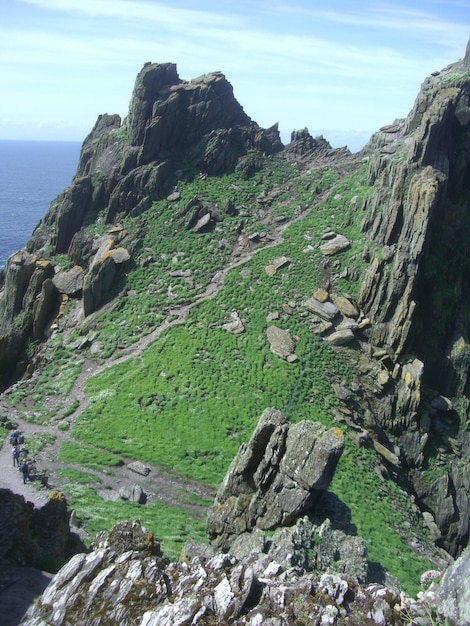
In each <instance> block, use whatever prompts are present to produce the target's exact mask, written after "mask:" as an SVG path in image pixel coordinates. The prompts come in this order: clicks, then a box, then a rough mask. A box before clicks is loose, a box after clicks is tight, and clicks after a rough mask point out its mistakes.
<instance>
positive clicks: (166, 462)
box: [18, 160, 429, 591]
mask: <svg viewBox="0 0 470 626" xmlns="http://www.w3.org/2000/svg"><path fill="white" fill-rule="evenodd" d="M296 174H297V172H296V167H295V166H293V165H292V166H291V165H287V164H286V163H285V162H277V161H276V160H273V161H272V163H271V164H270V174H269V175H266V174H263V173H258V174H257V175H256V176H255V177H254V179H251V180H249V181H243V180H241V179H239V178H237V176H236V174H231V175H228V176H225V177H220V178H213V179H207V180H201V179H199V178H195V179H194V180H192V181H189V182H180V183H179V191H180V193H181V194H182V200H181V201H180V202H179V203H177V204H171V205H169V204H168V203H167V202H166V201H162V202H159V203H155V205H154V206H153V208H152V210H151V211H149V212H147V213H145V214H144V215H142V216H140V217H138V218H134V219H129V218H128V219H126V220H125V221H124V225H125V227H126V228H127V229H128V230H129V232H131V233H132V234H133V235H134V236H136V237H140V239H139V241H140V243H139V246H138V247H137V248H136V251H135V256H136V255H139V254H140V256H141V258H144V257H146V256H150V257H151V262H149V263H147V264H145V265H144V264H142V265H140V264H136V266H135V267H134V268H133V269H132V270H131V271H130V272H129V274H128V276H127V288H128V290H130V289H132V290H133V291H134V292H135V293H134V295H133V296H132V297H124V298H122V300H121V301H120V303H119V306H117V307H115V308H114V309H113V311H112V312H111V313H107V314H106V316H103V319H100V320H99V321H98V324H97V326H96V328H94V329H93V332H94V333H97V335H96V336H95V345H97V344H100V345H101V346H102V349H101V354H100V356H101V357H103V358H104V357H109V356H110V355H111V354H112V353H113V351H114V349H115V348H116V346H117V345H119V346H121V347H122V346H124V347H125V346H130V345H132V343H133V342H134V341H136V339H137V338H138V337H139V336H140V335H141V334H142V333H145V332H146V331H150V330H151V329H152V328H154V327H155V326H156V325H158V324H159V323H160V322H162V321H163V320H164V319H165V318H167V317H168V316H169V310H170V309H171V308H172V307H173V308H175V307H177V306H181V305H183V304H184V303H187V302H191V301H193V300H194V298H195V296H196V295H197V294H200V293H203V291H204V289H205V287H206V286H207V284H208V282H209V281H210V279H211V277H212V276H213V274H214V273H215V271H217V270H218V269H220V268H221V267H223V266H224V264H225V263H226V262H227V259H228V257H229V254H230V252H231V250H232V246H233V242H234V241H235V239H236V237H237V228H238V226H239V223H240V219H241V218H240V216H238V217H228V216H226V217H225V219H224V221H223V222H222V223H221V224H220V225H219V226H218V227H217V229H216V230H215V231H214V232H213V233H210V234H198V235H196V234H194V233H192V232H189V231H186V230H185V229H184V226H183V224H184V217H183V216H182V209H183V207H184V205H185V203H186V202H187V200H189V199H190V198H191V197H193V196H194V195H196V194H198V195H199V196H200V197H201V198H203V199H207V200H209V201H212V202H218V203H219V205H221V204H222V203H223V201H224V200H225V198H227V197H230V198H231V199H232V200H233V202H234V204H235V206H237V207H238V208H239V211H241V212H243V214H244V215H243V220H244V228H245V231H246V232H248V233H250V232H256V231H258V232H261V231H263V230H266V224H265V223H263V219H264V218H265V216H266V212H267V211H269V212H271V213H272V215H273V216H274V217H276V216H281V215H282V216H284V217H289V218H294V217H298V216H299V215H302V219H299V220H298V221H295V222H293V223H292V224H291V225H290V226H289V227H288V228H287V229H286V230H285V231H284V232H283V241H282V243H280V244H279V245H277V246H275V247H270V248H265V249H262V247H261V249H260V250H259V252H258V253H256V254H255V255H254V256H253V258H252V259H251V260H250V261H248V262H246V263H245V264H243V265H241V266H238V267H235V268H234V269H232V270H231V271H230V272H229V273H228V274H227V276H226V280H225V286H224V288H223V290H222V291H220V292H219V293H218V294H217V295H216V297H215V298H213V299H211V300H206V301H204V302H200V303H199V304H198V305H197V306H194V307H193V308H191V309H190V311H189V312H188V314H187V317H186V321H185V323H184V324H182V325H179V326H175V327H173V328H171V329H170V330H168V331H166V332H165V333H163V334H162V335H160V336H159V337H158V338H157V339H156V340H155V341H154V342H153V344H152V345H151V346H150V347H149V348H147V349H146V350H145V352H144V353H143V354H142V355H141V357H139V358H136V359H133V360H132V361H131V362H126V363H124V364H121V365H116V366H114V367H113V368H111V369H108V370H106V371H105V372H103V373H102V374H100V375H98V376H95V377H94V378H92V379H90V380H89V382H88V385H87V393H88V396H89V406H88V408H87V410H86V411H84V412H83V413H82V414H81V415H80V416H79V418H78V419H77V421H76V423H75V425H74V427H73V429H72V433H71V434H72V436H73V437H74V438H75V439H76V440H78V441H83V442H84V443H93V444H94V445H95V446H98V447H100V448H103V449H104V450H109V451H111V452H114V453H118V454H121V455H123V456H127V457H131V458H135V459H140V460H142V461H146V462H148V463H152V464H157V465H162V466H166V467H169V468H173V469H175V470H177V471H178V472H180V473H182V474H184V475H188V476H191V477H193V478H197V479H199V480H202V481H206V482H208V483H210V484H212V485H217V484H218V483H220V481H221V479H222V477H223V475H224V473H225V471H226V469H227V467H228V465H229V463H230V460H231V459H232V457H233V455H234V454H235V452H236V451H237V449H238V446H239V445H240V443H241V442H242V441H247V440H248V439H249V437H250V435H251V432H252V431H253V428H254V426H255V425H256V423H257V420H258V418H259V416H260V415H261V413H262V411H263V410H264V409H265V408H266V407H268V406H275V407H277V408H280V409H282V410H284V411H285V412H286V415H287V417H288V418H289V419H290V420H292V421H296V420H299V419H312V420H319V421H321V422H323V423H325V424H326V425H328V426H329V425H331V424H333V416H332V410H331V409H332V407H334V406H335V405H336V406H337V405H339V401H338V400H337V399H336V397H335V395H334V393H333V390H332V386H331V385H332V383H334V382H343V383H346V384H347V383H348V381H350V379H351V376H352V371H353V368H354V366H355V360H356V359H357V358H359V353H358V352H357V353H355V352H354V351H353V350H350V349H341V350H338V349H336V350H335V349H333V348H332V347H330V346H328V345H326V344H325V343H323V342H321V341H320V340H319V339H318V338H316V337H315V335H314V334H313V333H312V330H311V327H310V320H309V317H308V316H303V315H302V314H301V313H302V311H304V309H303V307H302V301H304V300H305V299H307V298H308V297H309V296H310V295H311V294H312V292H313V291H314V290H315V289H317V288H318V287H319V286H323V285H324V284H326V283H327V281H328V279H329V277H330V275H331V274H334V273H339V272H340V271H341V269H342V268H344V267H348V268H349V270H351V269H354V268H356V269H357V270H359V271H360V270H361V268H362V265H361V263H362V261H361V258H362V257H361V253H362V246H363V244H362V242H361V240H360V235H359V224H360V221H361V219H362V215H361V211H360V209H359V207H360V206H361V205H362V199H363V198H364V196H365V195H366V194H368V193H369V192H370V190H369V189H368V188H367V187H366V185H365V183H364V180H365V170H364V167H363V168H361V169H360V170H359V171H358V172H356V173H355V174H353V175H351V176H349V177H348V178H346V179H344V180H343V181H340V175H339V173H338V172H336V171H335V170H334V169H333V168H330V169H321V170H313V171H312V172H310V173H307V174H305V175H304V176H302V177H299V176H297V175H296ZM272 190H276V191H277V192H278V195H277V197H276V199H275V200H274V201H272V202H271V203H270V206H269V208H266V207H265V206H264V205H261V204H260V203H258V202H257V198H258V197H259V194H260V193H261V192H263V191H264V192H265V193H266V194H269V192H271V191H272ZM337 194H339V195H340V196H341V197H338V196H337ZM353 198H355V200H353ZM326 227H331V228H333V229H335V230H337V231H338V232H341V233H342V234H344V235H346V236H347V237H349V238H350V239H351V241H352V246H351V248H350V250H348V251H347V252H345V253H343V254H342V255H341V256H340V257H339V259H338V260H339V261H340V264H339V265H340V267H336V266H335V265H334V262H333V261H332V262H330V265H329V267H328V268H326V269H325V268H324V267H323V266H322V264H321V263H320V260H321V253H320V251H319V249H318V247H315V244H316V243H317V242H318V241H319V239H320V236H321V233H322V231H323V230H324V229H325V228H326ZM309 243H311V244H312V245H313V249H309V250H308V251H306V247H307V245H308V244H309ZM281 255H286V256H288V257H289V258H290V259H291V262H290V264H289V265H288V266H286V267H285V268H282V269H281V270H279V271H278V272H277V273H276V274H275V275H274V276H269V275H268V274H267V273H266V271H265V266H267V265H269V264H270V263H271V262H272V260H273V259H274V258H275V257H279V256H281ZM171 269H182V270H190V271H191V279H190V280H184V279H176V280H175V279H171V278H170V277H169V271H170V270H171ZM349 275H351V272H350V274H349ZM336 285H337V289H340V290H342V291H344V292H349V293H355V292H356V291H357V288H358V283H357V282H356V281H348V280H347V279H339V280H337V283H336ZM169 286H171V290H170V291H171V293H172V295H171V297H169V295H168V294H169V289H168V287H169ZM175 294H176V295H175ZM292 301H293V302H295V304H296V306H295V307H294V308H293V313H292V314H287V313H285V312H284V309H283V305H285V304H286V303H288V302H292ZM233 309H235V310H237V311H238V313H239V315H240V317H242V318H243V320H244V321H245V326H246V332H245V333H243V334H241V335H232V334H230V333H228V332H227V331H225V330H223V329H222V328H221V326H222V324H223V323H224V322H225V321H227V319H228V316H229V314H230V312H231V311H232V310H233ZM270 311H277V312H279V313H280V318H279V320H278V321H276V322H274V323H275V324H276V325H278V326H280V327H282V328H285V329H289V330H290V331H291V333H292V334H293V335H295V336H296V338H297V344H296V354H297V355H298V356H299V361H298V362H297V363H293V364H288V363H287V362H285V361H282V360H281V359H279V358H278V357H276V356H274V355H273V354H271V352H270V350H269V346H268V344H267V341H266V337H265V330H266V328H267V326H268V325H269V324H270V323H269V322H267V321H266V315H267V314H268V312H270ZM124 320H125V323H124ZM75 339H76V337H74V336H72V337H71V339H70V343H69V345H72V344H73V342H74V340H75ZM51 349H52V347H51ZM55 350H56V351H57V352H58V354H59V355H60V356H61V358H62V359H64V363H63V366H64V367H63V368H62V370H61V371H64V372H67V371H68V372H69V376H68V377H67V376H66V374H65V373H64V374H63V376H64V380H63V381H62V379H61V376H62V374H61V373H60V372H59V373H58V375H57V376H55V377H54V393H55V394H57V395H60V392H59V393H58V392H57V389H58V388H60V389H61V392H62V393H63V402H62V403H61V402H58V405H57V406H58V409H57V415H56V418H57V417H58V418H59V419H60V418H61V415H62V416H65V415H66V405H67V401H66V396H67V389H70V386H69V382H68V381H69V378H70V372H75V368H76V365H77V361H76V359H73V357H72V359H71V360H70V361H68V360H67V358H70V354H69V356H68V357H67V347H66V346H56V347H55ZM53 360H54V359H53V358H51V362H52V361H53ZM67 363H69V367H66V364H67ZM72 379H73V375H72ZM61 381H62V382H63V385H62V386H61ZM43 387H44V386H43ZM43 391H44V389H39V388H38V390H37V392H36V393H37V396H38V401H39V397H40V396H41V395H42V394H43ZM18 393H20V392H18ZM33 394H34V392H33ZM61 411H62V413H61ZM48 417H50V416H48V415H44V416H43V419H46V418H48ZM72 456H74V458H75V459H76V455H72ZM64 457H65V458H66V457H67V451H64ZM374 461H375V457H374V454H373V453H372V452H371V451H367V450H363V449H361V450H357V449H356V448H355V447H354V446H353V445H352V443H351V442H348V445H347V449H346V452H345V454H344V455H343V458H342V460H341V462H340V464H339V467H338V470H337V474H336V476H335V479H334V481H333V486H332V489H333V491H334V492H335V493H336V494H337V495H338V497H339V498H340V499H341V500H342V501H343V502H344V503H345V504H346V505H347V506H348V507H349V508H350V510H351V522H352V523H353V524H355V525H356V527H357V530H358V534H360V535H362V536H363V537H364V538H365V539H366V540H367V541H368V546H369V556H370V558H371V560H373V561H377V562H380V563H381V564H382V565H383V566H384V567H386V568H387V569H388V570H389V571H390V573H391V574H393V575H395V576H396V577H397V578H399V579H400V580H401V582H402V584H403V585H404V587H405V588H407V589H408V590H410V591H414V590H416V584H417V581H418V580H419V575H420V573H421V572H422V571H423V570H424V569H427V568H428V566H429V563H428V562H427V561H425V560H424V559H422V558H420V557H417V556H416V555H415V554H413V553H412V552H411V550H410V549H409V548H407V547H406V545H405V543H404V540H403V538H402V535H403V533H404V531H405V529H406V527H407V525H408V524H409V522H410V519H412V523H414V524H416V528H415V532H418V533H420V532H422V529H421V531H420V529H419V525H418V522H417V518H415V517H414V512H413V510H412V507H411V504H410V503H409V502H408V500H407V498H406V497H405V496H404V494H402V493H401V492H400V491H399V490H398V489H397V488H396V487H395V485H393V484H392V483H390V484H388V483H385V484H384V483H383V481H381V480H380V479H379V477H378V476H377V475H376V474H375V473H374V472H373V466H374ZM80 480H81V481H82V482H86V480H85V481H83V477H82V478H81V479H80ZM76 482H80V481H79V480H77V481H76ZM67 496H68V497H69V499H70V500H71V503H72V506H73V507H74V508H76V509H77V511H78V512H79V515H80V516H81V517H82V519H83V521H84V522H85V523H86V524H87V527H88V528H89V529H90V530H91V531H95V530H98V529H100V528H106V527H107V526H109V524H110V523H112V522H113V521H116V520H117V519H121V518H122V517H123V516H127V517H139V518H140V519H142V521H143V522H146V525H147V527H148V528H149V529H151V530H154V531H155V534H156V535H157V536H158V537H159V538H162V539H163V546H164V549H167V553H168V554H170V555H171V556H175V555H176V550H177V548H178V541H182V540H184V539H186V538H187V537H188V536H195V537H196V538H199V539H201V538H202V537H203V522H202V521H201V520H193V519H191V518H190V517H189V516H188V515H187V514H186V513H182V514H181V511H172V510H171V509H170V508H169V507H167V508H166V513H165V514H164V513H163V510H162V508H161V506H157V505H150V506H148V507H143V508H142V507H138V506H137V505H131V504H129V503H105V502H103V501H101V500H100V499H99V498H97V496H95V495H94V493H93V491H92V490H91V488H90V487H87V486H86V485H83V484H81V485H74V484H72V483H71V484H70V487H69V489H68V493H67ZM134 509H135V510H134ZM175 536H178V537H179V539H178V538H177V539H176V544H175ZM421 539H423V540H424V534H423V536H421Z"/></svg>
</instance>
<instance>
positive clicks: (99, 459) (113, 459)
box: [59, 441, 123, 470]
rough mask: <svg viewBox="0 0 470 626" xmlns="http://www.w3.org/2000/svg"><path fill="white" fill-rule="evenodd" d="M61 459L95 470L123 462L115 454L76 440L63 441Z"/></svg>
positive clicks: (60, 452)
mask: <svg viewBox="0 0 470 626" xmlns="http://www.w3.org/2000/svg"><path fill="white" fill-rule="evenodd" d="M59 461H62V462H63V463H71V464H74V465H81V466H82V467H86V468H88V469H93V470H101V469H102V468H103V467H105V468H106V467H117V466H119V465H122V463H123V462H122V460H121V459H120V458H119V457H117V456H116V455H114V454H109V453H108V452H105V451H103V450H99V449H97V448H94V447H92V446H87V445H84V444H81V443H76V442H74V441H64V442H63V443H62V445H61V446H60V450H59Z"/></svg>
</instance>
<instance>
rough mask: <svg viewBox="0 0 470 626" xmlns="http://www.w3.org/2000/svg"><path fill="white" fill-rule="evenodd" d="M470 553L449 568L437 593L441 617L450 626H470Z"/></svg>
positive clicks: (465, 553) (466, 552) (467, 552)
mask: <svg viewBox="0 0 470 626" xmlns="http://www.w3.org/2000/svg"><path fill="white" fill-rule="evenodd" d="M469 580H470V551H469V550H466V551H465V552H464V553H463V554H462V556H460V557H459V558H458V559H457V561H455V563H453V564H452V565H451V566H449V567H448V568H447V570H446V572H445V574H444V576H443V578H442V581H441V583H440V585H439V587H438V589H437V592H436V603H437V606H438V612H439V615H440V616H441V617H442V618H444V619H445V620H446V621H445V623H446V624H449V626H469V624H470V587H469V585H468V581H469Z"/></svg>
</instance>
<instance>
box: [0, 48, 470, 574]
mask: <svg viewBox="0 0 470 626" xmlns="http://www.w3.org/2000/svg"><path fill="white" fill-rule="evenodd" d="M469 104H470V51H469V49H467V53H466V56H465V58H464V59H463V60H462V61H459V62H458V63H455V64H453V65H451V66H449V67H448V68H446V69H444V70H442V71H441V72H435V73H434V74H433V75H432V76H430V77H429V78H427V79H426V80H425V82H424V83H423V85H422V89H421V91H420V93H419V95H418V97H417V99H416V102H415V105H414V108H413V110H412V111H411V113H410V114H409V116H408V117H407V118H406V119H404V120H397V121H395V122H394V123H393V124H391V125H390V126H387V127H384V128H382V129H381V130H380V131H379V132H378V133H376V134H375V135H374V136H373V137H372V138H371V140H370V142H369V144H368V145H367V146H366V147H365V148H364V150H363V151H362V152H361V153H359V154H357V155H352V154H350V153H349V151H348V150H347V149H340V150H333V149H332V148H331V146H330V145H329V144H328V142H327V141H326V140H325V139H323V138H322V137H317V138H313V137H311V136H310V135H309V133H308V131H307V130H306V129H304V130H302V131H297V132H294V133H293V134H292V140H291V143H290V144H289V145H288V146H283V145H282V144H281V142H280V140H279V135H278V132H277V128H276V127H275V126H274V127H272V128H270V129H268V130H265V129H261V128H260V127H259V126H258V125H257V124H256V123H255V122H253V121H252V120H250V119H249V118H248V117H247V116H246V114H245V113H244V111H243V109H242V107H241V106H240V105H239V103H238V102H237V101H236V100H235V98H234V96H233V93H232V88H231V86H230V84H229V83H228V82H227V81H226V80H225V78H224V76H223V75H222V74H220V73H212V74H208V75H205V76H203V77H200V78H198V79H195V80H193V81H191V82H185V81H181V80H180V79H179V78H178V75H177V73H176V68H175V66H174V65H173V64H165V65H152V64H146V65H145V66H144V68H143V69H142V71H141V72H140V74H139V75H138V77H137V80H136V85H135V88H134V93H133V95H132V99H131V103H130V107H129V114H128V116H127V117H126V118H125V119H124V120H121V119H120V118H119V117H118V116H110V115H103V116H100V118H99V119H98V121H97V123H96V125H95V127H94V129H93V130H92V132H91V133H90V135H89V136H88V137H87V138H86V140H85V141H84V143H83V147H82V152H81V158H80V163H79V166H78V170H77V173H76V175H75V177H74V179H73V181H72V184H71V185H70V187H68V188H67V189H66V190H65V191H64V192H63V193H62V194H60V195H59V196H58V198H56V199H55V200H54V201H53V202H52V204H51V206H50V208H49V211H48V212H47V214H46V215H45V217H44V219H43V220H42V221H41V223H40V224H39V225H38V227H37V228H36V229H35V231H34V233H33V235H32V237H31V239H30V241H29V242H28V244H27V248H26V250H22V251H19V252H18V253H17V254H15V255H13V256H12V257H11V258H10V259H9V261H8V263H7V266H6V268H5V272H4V280H3V289H2V293H1V296H0V298H1V302H0V329H1V337H0V374H1V382H2V386H3V388H4V393H3V398H2V400H3V403H4V406H6V405H8V407H9V408H8V412H9V413H10V417H16V419H17V420H25V421H27V422H29V423H32V424H35V425H36V426H37V428H38V432H39V431H40V430H41V429H45V428H47V429H48V432H49V434H51V433H52V440H49V441H48V442H47V445H44V447H43V448H42V450H40V451H38V453H37V454H38V463H40V464H41V463H42V464H43V465H44V466H47V467H48V468H49V471H50V472H51V474H50V483H51V484H53V485H55V486H57V487H60V489H62V490H63V491H64V493H65V494H66V495H67V497H68V499H69V501H70V502H71V504H72V506H73V507H74V508H75V509H76V511H77V515H78V519H79V521H80V522H81V523H82V524H83V526H84V527H85V528H87V529H88V530H89V531H90V532H92V531H96V530H100V529H104V528H108V527H109V526H110V524H111V523H112V522H113V521H118V520H119V519H121V518H126V517H129V516H132V517H134V516H137V515H136V514H135V511H136V509H137V508H139V507H140V509H139V515H138V517H139V519H144V518H146V519H144V522H145V524H146V526H149V527H151V528H152V530H154V531H155V534H156V535H157V536H158V537H159V538H161V539H162V542H163V545H164V547H165V541H166V540H167V541H168V545H171V546H172V548H171V549H172V550H177V548H178V542H180V541H183V540H184V539H185V538H187V537H188V536H192V533H196V532H199V530H200V519H199V518H198V519H197V520H196V519H195V520H193V519H192V517H191V515H189V514H187V513H186V514H185V516H184V521H181V518H178V520H179V521H178V523H177V524H176V525H173V527H172V528H168V527H165V525H164V524H163V523H162V522H161V520H162V519H163V516H162V511H161V503H160V502H158V500H159V497H158V494H153V497H151V498H149V499H148V503H147V504H146V505H145V506H143V505H135V504H131V503H128V502H126V501H122V500H121V501H120V502H116V501H115V499H113V498H111V497H110V498H105V497H104V495H103V492H104V491H105V489H104V488H103V486H104V482H105V480H106V476H108V475H109V474H112V473H113V471H114V470H113V469H112V468H113V465H116V464H117V463H122V462H125V463H128V462H129V461H130V460H138V461H140V462H141V463H143V464H144V465H145V464H148V465H150V466H152V468H156V467H160V468H165V471H167V472H173V475H177V476H178V480H181V483H180V484H183V485H184V480H185V477H187V479H188V480H189V478H190V479H191V480H193V481H200V482H201V483H203V484H206V485H211V486H216V485H218V484H219V482H220V481H221V479H222V477H223V476H224V473H225V471H226V469H227V467H228V465H229V463H230V461H231V459H232V457H233V456H234V454H235V453H236V451H237V449H238V447H239V445H240V444H241V443H242V442H244V441H246V440H247V439H248V438H249V436H250V434H251V432H252V430H253V426H254V420H257V418H258V417H259V415H260V414H261V413H262V411H263V410H264V409H265V408H266V407H268V406H272V407H277V408H278V409H280V410H282V411H283V412H284V414H285V415H286V417H287V418H288V419H289V420H290V421H291V422H293V423H296V422H298V421H300V420H304V419H307V420H311V421H320V422H322V423H323V424H324V425H325V426H327V427H331V426H335V425H339V426H341V429H342V430H344V432H345V433H346V435H347V436H346V441H345V451H344V453H343V456H342V458H341V461H340V462H339V464H338V468H337V472H336V474H335V477H334V479H333V483H332V492H333V494H334V495H335V497H332V498H330V500H329V501H328V505H327V509H328V515H329V516H330V517H331V518H333V519H336V523H338V524H340V523H341V524H343V525H346V526H348V527H349V528H350V529H351V528H353V529H354V530H355V531H357V532H358V534H360V535H361V536H362V537H364V538H365V539H366V540H367V542H368V550H369V557H370V559H371V560H372V561H375V562H376V563H377V564H380V565H381V566H382V567H384V568H385V569H386V570H388V572H390V573H391V574H392V575H393V576H396V577H398V578H399V579H400V580H401V581H402V583H403V584H404V585H408V586H410V585H413V580H415V581H416V580H418V578H419V572H420V571H423V570H424V569H426V568H427V567H428V566H429V560H431V562H432V563H438V564H441V563H442V561H443V558H445V554H444V553H443V552H442V548H443V549H445V550H446V551H447V552H449V553H450V554H452V555H454V556H456V555H458V554H459V553H460V552H461V550H462V548H464V547H465V546H466V545H467V543H468V533H469V514H470V503H469V501H468V493H469V487H470V485H469V473H468V469H469V468H468V458H469V453H470V441H469V437H468V419H469V408H468V407H469V402H468V398H469V392H470V389H469V382H468V380H469V379H468V372H469V363H470V346H469V336H468V329H469V305H470V301H469V297H468V289H467V287H468V280H469V279H468V277H469V275H470V273H469V269H470V268H469V264H470V261H469V260H468V254H466V251H467V248H468V240H469V236H470V232H469V213H468V206H469V199H470V107H469ZM92 374H95V375H94V376H92ZM19 423H20V424H21V422H19ZM54 433H55V434H56V437H57V439H56V441H57V442H59V443H61V446H60V447H59V445H58V444H55V443H54V441H53V440H54ZM53 445H55V446H56V447H55V448H51V446H53ZM51 449H53V450H54V458H52V459H51V458H48V450H49V452H50V450H51ZM90 457H91V458H90ZM59 466H60V468H59ZM58 468H59V469H60V472H58V471H57V469H58ZM100 474H101V476H100ZM97 483H98V485H97ZM110 486H111V487H112V485H110ZM111 491H112V489H111ZM192 495H194V493H193V494H192ZM178 500H181V498H179V499H178V498H176V499H174V500H173V501H172V502H171V504H173V505H174V504H175V502H176V504H177V503H178V502H177V501H178ZM165 502H166V504H167V505H168V506H169V504H170V503H169V502H168V501H166V500H165ZM159 506H160V508H159ZM126 507H127V508H126ZM159 519H160V522H159V521H158V520H159ZM165 519H167V518H165ZM175 519H176V518H175ZM197 529H199V530H197Z"/></svg>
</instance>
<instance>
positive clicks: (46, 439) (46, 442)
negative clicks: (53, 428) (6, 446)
mask: <svg viewBox="0 0 470 626" xmlns="http://www.w3.org/2000/svg"><path fill="white" fill-rule="evenodd" d="M55 440H56V436H55V435H53V434H51V433H35V434H34V435H30V436H28V437H27V439H26V443H25V445H26V448H27V450H28V453H29V454H32V455H34V454H37V453H38V452H40V451H41V450H43V449H44V448H45V447H46V446H50V445H52V444H53V443H54V441H55Z"/></svg>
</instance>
